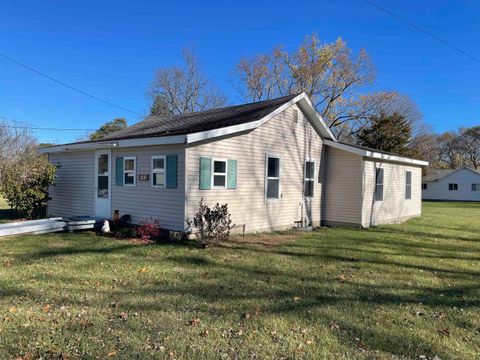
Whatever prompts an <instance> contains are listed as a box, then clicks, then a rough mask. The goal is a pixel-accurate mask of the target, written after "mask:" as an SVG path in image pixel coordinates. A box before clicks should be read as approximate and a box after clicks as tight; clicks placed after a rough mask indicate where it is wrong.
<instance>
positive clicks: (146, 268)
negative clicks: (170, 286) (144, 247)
mask: <svg viewBox="0 0 480 360" xmlns="http://www.w3.org/2000/svg"><path fill="white" fill-rule="evenodd" d="M149 271H150V269H149V268H148V267H144V268H141V269H140V270H138V272H139V273H145V272H149Z"/></svg>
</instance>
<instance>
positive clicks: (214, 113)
mask: <svg viewBox="0 0 480 360" xmlns="http://www.w3.org/2000/svg"><path fill="white" fill-rule="evenodd" d="M296 96H297V95H296V94H295V95H288V96H283V97H280V98H277V99H272V100H265V101H259V102H254V103H249V104H244V105H235V106H229V107H224V108H220V109H214V110H207V111H201V112H194V113H189V114H182V115H175V116H169V117H165V118H162V117H159V116H150V117H148V118H146V119H145V120H143V121H140V122H139V123H136V124H134V125H132V126H129V127H128V128H126V129H123V130H119V131H117V132H115V133H113V134H110V135H107V136H105V137H104V138H102V139H100V140H102V141H103V140H123V139H136V138H143V137H160V136H171V135H186V134H192V133H196V132H201V131H208V130H214V129H219V128H223V127H227V126H232V125H240V124H245V123H249V122H253V121H257V120H260V119H262V118H263V117H264V116H266V115H268V114H270V113H271V112H272V111H274V110H276V109H277V108H279V107H280V106H282V105H283V104H285V103H287V102H288V101H290V100H292V99H293V98H294V97H296ZM97 141H98V140H97Z"/></svg>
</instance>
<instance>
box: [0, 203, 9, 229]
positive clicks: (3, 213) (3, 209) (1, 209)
mask: <svg viewBox="0 0 480 360" xmlns="http://www.w3.org/2000/svg"><path fill="white" fill-rule="evenodd" d="M9 220H10V207H9V206H8V204H7V202H6V201H5V200H4V199H3V197H1V196H0V224H2V223H5V222H7V221H9Z"/></svg>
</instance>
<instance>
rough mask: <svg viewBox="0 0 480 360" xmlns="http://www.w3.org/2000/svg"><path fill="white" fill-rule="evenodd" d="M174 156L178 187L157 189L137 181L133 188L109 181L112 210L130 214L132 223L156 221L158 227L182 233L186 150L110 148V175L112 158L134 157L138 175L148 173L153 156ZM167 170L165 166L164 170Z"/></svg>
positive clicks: (165, 147)
mask: <svg viewBox="0 0 480 360" xmlns="http://www.w3.org/2000/svg"><path fill="white" fill-rule="evenodd" d="M158 154H161V155H165V156H167V155H170V154H176V155H177V188H175V189H168V188H163V189H159V188H158V187H154V186H152V180H151V179H149V180H145V181H140V180H138V179H137V181H136V186H135V187H132V186H115V179H114V178H112V211H113V210H116V209H118V210H120V213H121V214H122V215H124V214H130V215H131V216H132V222H133V223H135V224H138V222H140V221H141V220H149V219H151V218H155V219H159V220H160V226H161V227H162V228H166V229H169V230H184V228H185V224H184V219H185V213H184V205H185V183H184V169H185V148H184V146H183V145H157V146H145V147H135V148H123V149H122V148H119V149H112V159H113V161H112V173H113V174H115V173H116V171H115V158H116V157H128V156H135V158H136V172H137V174H138V175H141V174H142V175H144V174H150V173H151V171H152V157H153V156H156V155H158ZM165 166H166V164H165ZM165 169H166V167H165Z"/></svg>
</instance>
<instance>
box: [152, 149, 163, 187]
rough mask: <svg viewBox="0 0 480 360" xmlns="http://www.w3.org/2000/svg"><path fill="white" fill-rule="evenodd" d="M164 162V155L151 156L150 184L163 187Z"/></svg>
mask: <svg viewBox="0 0 480 360" xmlns="http://www.w3.org/2000/svg"><path fill="white" fill-rule="evenodd" d="M165 163H166V159H165V156H164V155H159V156H152V186H156V187H165Z"/></svg>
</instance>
